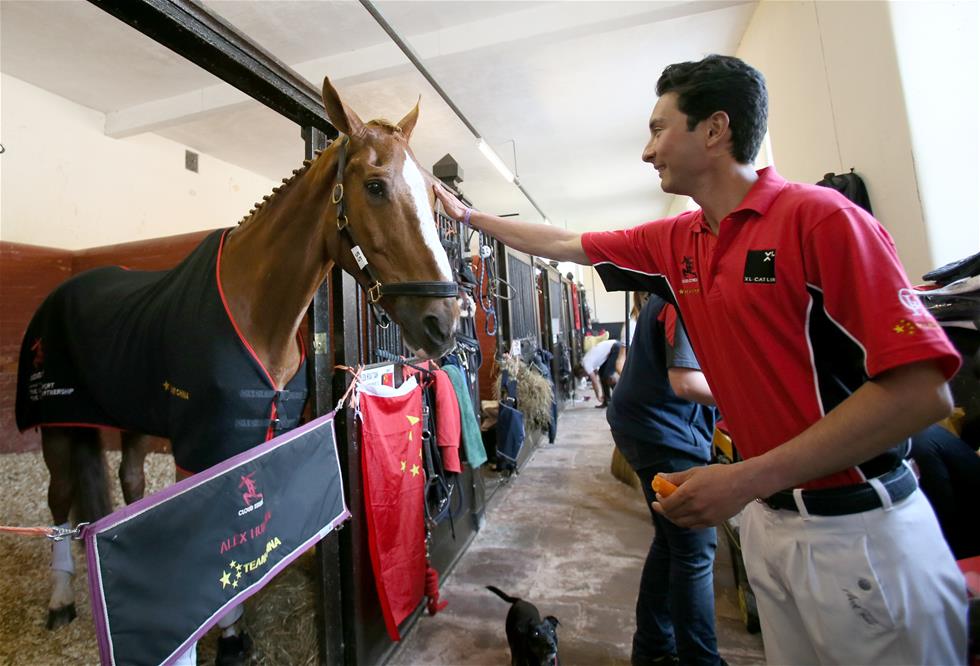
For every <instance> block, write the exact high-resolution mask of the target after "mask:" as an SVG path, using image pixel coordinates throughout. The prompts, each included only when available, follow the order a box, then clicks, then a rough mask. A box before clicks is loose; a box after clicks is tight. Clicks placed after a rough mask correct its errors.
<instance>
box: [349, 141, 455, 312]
mask: <svg viewBox="0 0 980 666" xmlns="http://www.w3.org/2000/svg"><path fill="white" fill-rule="evenodd" d="M349 142H350V138H349V137H347V136H344V137H343V138H342V139H341V143H340V148H339V153H340V154H339V155H338V156H337V179H336V183H335V184H334V186H333V195H332V196H331V199H330V200H331V201H332V202H333V203H334V204H335V205H336V206H337V232H338V233H339V234H341V235H342V236H344V238H345V239H346V240H347V242H348V244H350V252H351V254H352V255H354V261H356V262H357V267H358V268H360V269H361V270H362V271H364V274H365V275H367V278H368V282H369V283H370V285H371V286H370V287H368V289H367V295H368V303H370V304H371V307H372V308H373V309H374V315H375V317H376V318H377V320H378V323H379V324H381V326H382V327H383V328H387V327H388V324H389V323H390V322H391V320H390V319H389V318H388V315H387V314H386V313H385V312H384V310H382V309H381V307H380V306H379V305H378V301H380V300H381V297H382V296H430V297H433V298H452V297H454V296H458V295H459V285H457V284H456V283H455V282H448V281H444V280H441V281H428V282H395V283H389V284H383V283H382V282H381V280H379V279H378V276H377V274H376V273H375V272H374V269H372V268H371V264H370V263H368V260H367V257H365V256H364V252H362V251H361V246H360V245H358V244H357V241H355V240H354V234H353V232H352V231H351V228H350V224H348V222H347V213H346V210H345V208H346V207H345V205H344V169H345V168H346V166H347V144H348V143H349Z"/></svg>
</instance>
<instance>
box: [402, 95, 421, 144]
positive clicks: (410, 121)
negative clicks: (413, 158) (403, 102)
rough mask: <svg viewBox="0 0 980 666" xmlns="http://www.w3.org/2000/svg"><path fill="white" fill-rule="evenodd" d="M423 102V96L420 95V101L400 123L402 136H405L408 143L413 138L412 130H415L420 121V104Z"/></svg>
mask: <svg viewBox="0 0 980 666" xmlns="http://www.w3.org/2000/svg"><path fill="white" fill-rule="evenodd" d="M421 102H422V95H419V99H418V101H417V102H415V108H414V109H412V110H411V111H409V112H408V113H407V114H406V115H405V117H404V118H402V119H401V120H399V121H398V127H400V128H401V130H402V134H404V135H405V140H406V141H408V140H409V139H410V138H411V137H412V130H413V129H415V123H416V122H418V119H419V104H420V103H421Z"/></svg>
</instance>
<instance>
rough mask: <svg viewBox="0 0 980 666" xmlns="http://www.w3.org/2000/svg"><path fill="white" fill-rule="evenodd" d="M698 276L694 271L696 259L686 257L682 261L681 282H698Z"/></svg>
mask: <svg viewBox="0 0 980 666" xmlns="http://www.w3.org/2000/svg"><path fill="white" fill-rule="evenodd" d="M697 281H698V274H697V272H696V271H695V270H694V258H693V257H688V256H685V257H684V258H683V259H681V282H697Z"/></svg>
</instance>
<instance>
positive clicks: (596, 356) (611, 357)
mask: <svg viewBox="0 0 980 666" xmlns="http://www.w3.org/2000/svg"><path fill="white" fill-rule="evenodd" d="M625 362H626V345H624V344H623V343H621V342H620V341H619V340H603V341H602V342H600V343H598V344H596V345H594V346H593V347H592V349H590V350H589V351H587V352H586V353H585V356H583V357H582V364H581V365H579V366H577V367H576V368H575V371H574V374H575V376H576V377H579V378H582V377H588V378H589V381H591V382H592V390H593V391H594V392H595V399H596V401H597V402H598V404H597V405H596V407H605V406H606V404H607V403H608V402H609V393H610V390H611V389H612V388H613V387H614V386H616V382H618V381H619V375H620V373H621V372H622V371H623V363H625Z"/></svg>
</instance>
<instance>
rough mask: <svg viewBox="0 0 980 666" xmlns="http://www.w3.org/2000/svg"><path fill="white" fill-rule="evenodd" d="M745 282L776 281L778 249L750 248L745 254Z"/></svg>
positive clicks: (743, 276) (743, 278)
mask: <svg viewBox="0 0 980 666" xmlns="http://www.w3.org/2000/svg"><path fill="white" fill-rule="evenodd" d="M742 281H743V282H753V283H760V282H763V283H771V282H775V281H776V251H775V250H749V251H748V252H747V253H746V255H745V273H744V274H743V275H742Z"/></svg>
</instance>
